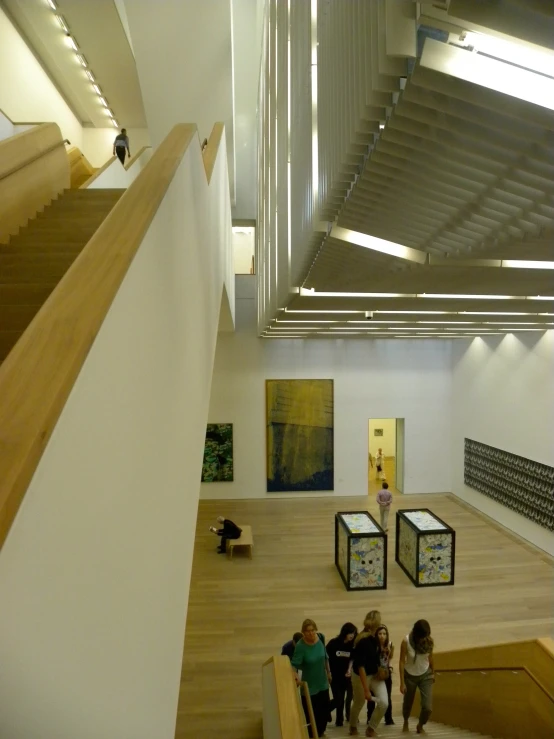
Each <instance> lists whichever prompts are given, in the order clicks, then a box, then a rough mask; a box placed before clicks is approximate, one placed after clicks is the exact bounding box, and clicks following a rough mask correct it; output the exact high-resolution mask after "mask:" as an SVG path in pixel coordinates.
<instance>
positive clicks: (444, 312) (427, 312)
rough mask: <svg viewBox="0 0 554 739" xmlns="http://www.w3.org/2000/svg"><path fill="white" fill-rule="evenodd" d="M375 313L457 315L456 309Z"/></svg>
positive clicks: (378, 311) (383, 311)
mask: <svg viewBox="0 0 554 739" xmlns="http://www.w3.org/2000/svg"><path fill="white" fill-rule="evenodd" d="M373 312H374V313H383V314H386V315H389V314H390V315H393V314H394V315H414V316H430V315H435V316H446V315H453V316H455V315H456V311H455V310H374V311H373Z"/></svg>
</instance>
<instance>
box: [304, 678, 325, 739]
mask: <svg viewBox="0 0 554 739" xmlns="http://www.w3.org/2000/svg"><path fill="white" fill-rule="evenodd" d="M310 700H311V702H312V709H313V712H314V718H315V725H316V729H317V735H318V737H319V736H323V734H324V733H325V729H326V728H327V723H328V720H329V690H328V689H327V690H322V691H321V692H320V693H314V695H310ZM302 707H303V708H304V716H306V723H307V724H308V735H309V736H312V726H311V724H310V713H309V711H308V704H307V702H306V698H305V697H304V693H302Z"/></svg>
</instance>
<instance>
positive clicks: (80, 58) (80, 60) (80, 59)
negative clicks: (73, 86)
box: [77, 54, 88, 68]
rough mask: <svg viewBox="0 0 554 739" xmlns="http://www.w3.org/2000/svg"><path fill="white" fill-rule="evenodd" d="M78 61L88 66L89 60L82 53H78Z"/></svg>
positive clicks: (83, 65) (82, 65)
mask: <svg viewBox="0 0 554 739" xmlns="http://www.w3.org/2000/svg"><path fill="white" fill-rule="evenodd" d="M77 61H78V62H79V64H80V65H81V67H85V68H86V67H88V64H87V60H86V59H85V57H84V56H83V55H82V54H77Z"/></svg>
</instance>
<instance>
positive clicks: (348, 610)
mask: <svg viewBox="0 0 554 739" xmlns="http://www.w3.org/2000/svg"><path fill="white" fill-rule="evenodd" d="M395 504H396V507H397V508H414V507H420V506H421V507H427V508H430V509H431V510H433V511H434V512H435V513H436V514H437V515H438V516H440V517H441V518H443V519H444V520H445V521H446V522H447V523H449V524H450V525H451V526H452V527H453V528H454V529H455V530H456V531H457V552H456V584H455V585H454V586H453V587H441V588H419V589H418V588H415V587H414V586H413V585H412V584H411V582H410V581H409V580H408V579H407V577H406V576H405V575H404V574H403V572H402V571H401V570H400V568H399V567H398V566H397V565H396V564H395V562H394V526H391V528H390V536H389V578H388V589H387V590H386V591H376V592H372V591H369V592H361V593H354V592H347V591H346V590H345V589H344V586H343V584H342V581H341V580H340V578H339V575H338V573H337V571H336V569H335V566H334V539H333V537H334V524H333V521H334V513H335V512H336V511H337V510H343V511H348V510H360V509H362V510H363V509H364V508H365V507H366V505H367V506H368V509H369V510H370V511H371V512H372V513H373V514H374V515H375V516H377V511H376V507H377V505H376V503H375V501H374V499H373V497H372V496H369V497H368V496H363V497H357V498H343V499H337V498H333V499H324V498H312V499H297V500H295V499H294V498H293V497H292V496H291V498H290V499H286V500H283V499H281V500H270V501H266V500H251V501H248V500H242V501H226V502H223V501H201V502H200V505H199V511H198V525H197V534H196V542H195V554H194V565H193V571H192V582H191V590H190V602H189V609H188V620H187V631H186V639H185V650H184V661H183V673H182V681H181V695H180V704H179V710H178V717H177V730H176V737H177V739H185V738H186V739H199V738H201V739H212V737H213V739H216V737H217V739H223V738H224V739H261V737H262V728H261V727H262V722H261V664H262V662H263V661H264V660H266V659H267V658H268V657H270V656H271V655H272V654H277V653H279V651H280V648H281V645H282V644H283V642H285V641H286V640H287V639H290V638H291V636H292V634H293V632H295V631H297V630H298V629H299V628H300V624H301V622H302V620H303V619H304V618H306V617H311V618H314V619H315V620H316V622H317V625H318V627H319V629H320V630H321V631H323V633H324V634H325V635H326V636H327V637H328V638H329V637H332V636H335V635H336V634H337V632H338V630H339V628H340V626H341V625H342V623H343V622H345V621H354V622H355V623H356V624H358V625H359V624H360V623H361V622H362V620H363V617H364V615H365V613H366V612H367V611H369V610H370V609H372V608H377V609H379V610H380V611H381V613H382V616H383V621H384V622H385V623H386V624H387V626H388V627H389V629H390V631H391V636H392V639H393V640H394V642H395V643H397V644H398V643H399V642H400V640H401V639H402V637H403V636H404V635H405V634H406V633H407V631H408V629H409V627H410V625H411V624H412V623H413V622H414V621H415V620H416V619H418V618H427V619H428V620H429V621H430V623H431V625H432V629H433V636H434V638H435V641H436V645H437V650H448V649H455V648H460V647H464V646H473V645H483V644H488V643H491V642H503V641H510V640H514V639H529V638H533V637H538V636H547V635H551V634H552V626H553V624H554V619H553V601H552V595H553V588H552V563H551V560H550V559H549V558H548V557H547V556H546V555H544V554H541V553H540V552H539V551H538V550H534V549H533V548H532V547H530V546H529V545H527V544H525V543H523V542H522V541H520V540H519V539H517V538H516V537H514V536H513V535H512V534H510V533H508V532H506V531H505V530H502V529H500V528H497V527H495V526H494V525H491V523H490V522H489V521H488V519H485V518H483V517H481V516H480V515H478V514H476V513H474V512H473V509H470V508H467V507H465V506H462V505H461V504H459V503H458V502H456V500H455V499H454V498H452V497H450V496H446V495H418V496H415V495H409V496H399V497H398V498H396V500H395ZM220 514H221V515H225V516H227V517H229V518H231V519H233V520H234V521H236V522H237V523H239V524H240V523H249V524H251V525H252V527H253V531H254V544H255V546H254V558H253V559H252V560H250V559H248V558H247V557H246V556H245V557H242V556H240V554H239V553H238V552H237V554H235V556H234V558H233V560H232V561H229V560H227V559H226V557H224V556H222V555H218V554H216V552H215V547H216V544H217V540H216V538H215V537H214V536H213V535H212V534H210V533H209V532H208V530H207V529H208V526H209V525H211V524H213V523H214V519H215V517H216V516H217V515H220ZM392 515H394V512H393V513H392V514H391V516H392ZM395 692H397V691H395ZM393 705H394V702H393Z"/></svg>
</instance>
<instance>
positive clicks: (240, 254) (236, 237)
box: [233, 226, 256, 275]
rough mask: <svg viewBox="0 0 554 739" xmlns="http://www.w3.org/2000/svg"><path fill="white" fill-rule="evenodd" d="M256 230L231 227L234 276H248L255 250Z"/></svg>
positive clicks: (246, 227) (248, 227)
mask: <svg viewBox="0 0 554 739" xmlns="http://www.w3.org/2000/svg"><path fill="white" fill-rule="evenodd" d="M255 237H256V229H255V228H254V227H253V226H233V255H234V261H235V274H236V275H249V274H250V269H251V267H252V257H253V256H254V249H255V243H254V242H255Z"/></svg>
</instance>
